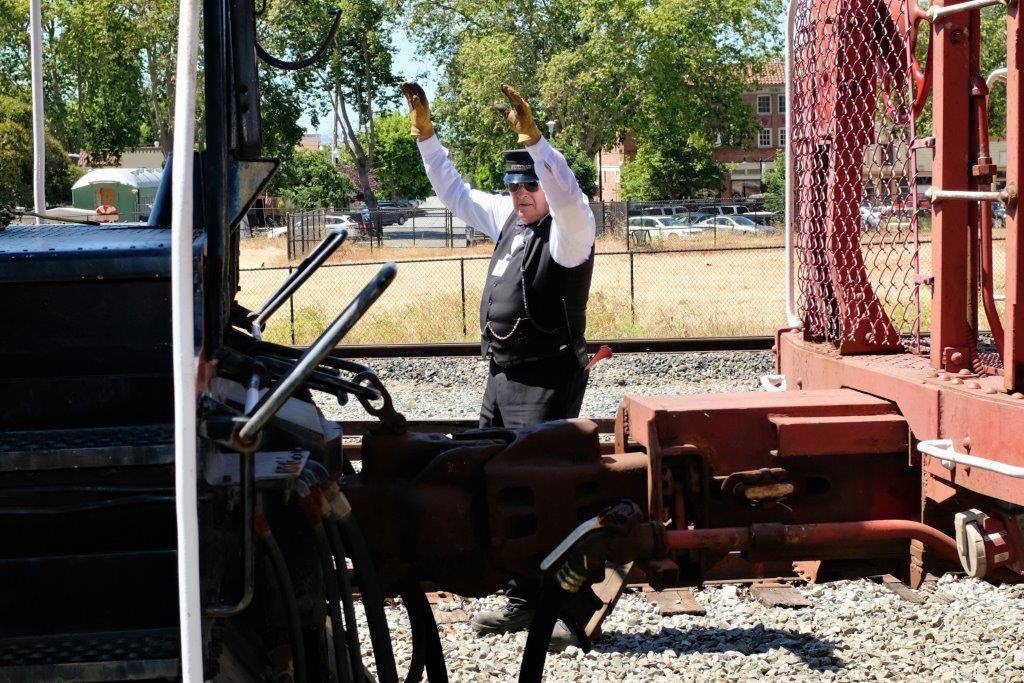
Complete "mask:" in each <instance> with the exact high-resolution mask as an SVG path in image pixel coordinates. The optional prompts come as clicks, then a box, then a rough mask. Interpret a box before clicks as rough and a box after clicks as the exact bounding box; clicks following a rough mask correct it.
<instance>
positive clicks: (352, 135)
mask: <svg viewBox="0 0 1024 683" xmlns="http://www.w3.org/2000/svg"><path fill="white" fill-rule="evenodd" d="M334 94H335V101H336V102H337V105H336V106H335V109H334V120H335V123H340V124H341V129H342V132H343V133H344V136H345V146H346V147H347V148H348V150H349V152H351V154H352V157H353V158H354V159H355V162H356V173H357V174H358V175H359V188H360V190H362V193H363V201H365V202H366V210H367V211H368V212H369V214H370V219H371V220H372V221H373V231H372V233H371V234H373V235H375V236H380V235H381V234H382V230H381V229H382V227H383V226H382V225H381V220H380V212H379V211H378V208H379V207H378V204H377V197H376V196H375V195H374V194H373V188H372V187H371V186H370V166H369V164H368V163H367V162H368V159H367V157H366V150H365V149H364V148H363V145H362V144H361V143H360V142H359V137H358V135H357V134H356V130H355V129H354V128H353V127H352V122H351V121H350V120H349V118H348V111H347V110H346V109H345V96H344V95H342V94H341V88H340V87H339V86H337V85H335V88H334ZM339 114H340V118H339Z"/></svg>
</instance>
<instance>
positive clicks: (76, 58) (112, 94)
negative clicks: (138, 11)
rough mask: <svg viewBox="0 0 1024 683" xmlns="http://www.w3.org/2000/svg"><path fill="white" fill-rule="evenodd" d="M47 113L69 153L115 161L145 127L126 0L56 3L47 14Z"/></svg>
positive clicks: (131, 19) (135, 142)
mask: <svg viewBox="0 0 1024 683" xmlns="http://www.w3.org/2000/svg"><path fill="white" fill-rule="evenodd" d="M43 24H44V32H45V34H46V45H45V47H44V55H45V58H44V66H45V77H46V90H47V92H46V95H47V102H46V111H47V115H48V117H49V118H50V119H51V121H52V122H53V124H54V128H55V133H56V134H57V135H58V137H59V138H60V139H61V140H62V142H64V144H65V145H66V146H67V147H68V148H70V149H74V150H77V149H84V150H85V151H86V152H88V154H89V156H90V157H91V158H92V160H93V163H100V164H102V163H108V162H113V161H116V160H117V158H118V157H120V155H121V153H122V152H123V151H124V150H126V149H130V148H133V147H136V146H138V145H139V143H140V142H141V133H142V128H143V125H144V124H146V122H147V118H148V117H147V111H146V106H145V102H147V98H146V94H145V92H144V90H143V87H142V59H141V57H140V52H139V43H138V33H137V31H138V29H137V27H136V24H135V17H134V16H133V14H132V12H131V11H130V7H129V6H128V4H127V3H126V2H125V1H124V0H89V1H88V2H80V1H76V0H53V1H52V2H51V3H49V4H48V5H47V6H46V7H45V8H44V19H43Z"/></svg>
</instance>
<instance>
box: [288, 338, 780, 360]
mask: <svg viewBox="0 0 1024 683" xmlns="http://www.w3.org/2000/svg"><path fill="white" fill-rule="evenodd" d="M774 343H775V339H774V337H770V336H764V337H761V336H757V337H686V338H680V339H595V340H591V341H588V342H587V351H588V352H589V353H596V352H597V350H598V349H600V348H601V347H602V346H608V347H609V348H610V349H611V350H612V353H692V352H703V351H770V350H771V349H772V346H773V344H774ZM293 348H302V347H293ZM479 355H480V344H479V343H478V342H440V343H434V344H374V345H368V344H352V345H349V344H343V345H341V346H338V347H337V348H336V349H335V350H334V351H332V352H331V354H330V357H332V358H335V359H348V358H434V357H443V356H479Z"/></svg>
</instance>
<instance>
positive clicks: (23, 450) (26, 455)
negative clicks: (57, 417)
mask: <svg viewBox="0 0 1024 683" xmlns="http://www.w3.org/2000/svg"><path fill="white" fill-rule="evenodd" d="M173 460H174V425H173V424H147V425H132V426H127V427H99V428H93V429H47V430H34V431H11V432H3V433H0V472H24V471H28V470H54V469H78V468H83V467H118V466H120V467H123V466H130V465H163V464H167V463H170V462H173Z"/></svg>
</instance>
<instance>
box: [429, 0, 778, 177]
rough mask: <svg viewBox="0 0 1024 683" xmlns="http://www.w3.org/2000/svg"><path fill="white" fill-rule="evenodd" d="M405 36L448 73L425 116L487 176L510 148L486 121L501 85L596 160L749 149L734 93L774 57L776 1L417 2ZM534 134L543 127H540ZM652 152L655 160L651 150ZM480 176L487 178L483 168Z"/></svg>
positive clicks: (745, 119) (564, 141)
mask: <svg viewBox="0 0 1024 683" xmlns="http://www.w3.org/2000/svg"><path fill="white" fill-rule="evenodd" d="M412 8H413V13H412V17H413V18H412V22H411V27H410V30H411V33H412V34H413V36H414V37H415V38H416V39H417V41H418V43H419V45H420V47H421V49H422V50H423V51H425V52H427V53H429V54H431V55H432V56H433V57H434V58H435V60H436V62H437V63H438V64H439V65H446V66H445V67H444V68H445V71H444V79H443V80H442V84H441V87H440V88H439V91H438V97H437V101H436V102H435V103H433V104H434V107H433V111H434V112H435V114H436V117H437V119H438V122H439V124H440V126H439V128H440V129H441V131H442V134H443V136H444V139H445V142H446V144H447V145H448V146H449V147H450V148H451V149H452V150H453V153H454V154H455V156H456V160H457V162H458V163H459V164H460V166H461V167H463V168H467V167H468V169H469V170H470V171H471V173H472V174H473V175H474V176H475V177H476V178H478V179H486V178H488V177H493V173H492V172H491V171H490V169H491V168H492V167H493V164H494V162H493V159H494V158H495V155H496V154H497V153H499V152H500V151H501V150H502V149H504V148H507V147H509V146H511V145H512V144H513V141H514V138H513V137H512V136H511V134H510V133H509V131H508V129H507V128H506V127H505V126H504V124H503V123H502V122H501V121H500V119H499V118H498V117H497V116H496V115H494V113H493V104H494V103H495V101H496V100H498V99H499V98H500V92H499V90H498V86H499V84H500V83H502V82H506V83H510V84H512V85H513V86H515V87H516V88H517V89H518V90H519V91H520V92H521V93H522V94H523V96H524V97H526V99H527V101H529V102H530V103H531V105H532V106H533V107H534V111H535V113H536V114H537V118H538V120H540V121H541V123H542V124H543V122H545V121H547V120H555V121H557V122H558V124H557V125H558V128H559V131H560V132H559V140H558V142H559V143H560V144H561V145H564V146H569V145H568V141H572V143H574V144H575V145H576V146H578V147H579V148H580V149H582V150H583V152H585V153H586V155H587V156H588V157H589V156H592V155H594V154H595V153H596V152H597V151H598V150H599V149H602V148H608V147H610V146H612V145H613V144H614V143H615V142H616V141H617V140H618V139H619V138H620V136H623V135H627V134H633V135H635V136H636V137H637V139H638V141H639V142H640V143H641V144H643V143H645V142H647V143H649V144H650V145H656V146H661V147H665V148H673V149H676V148H679V147H680V146H681V145H683V144H684V143H685V141H687V140H689V139H690V138H691V136H694V135H698V136H699V137H700V138H702V139H704V140H714V139H715V138H716V136H717V135H721V136H722V138H723V139H737V140H740V139H751V138H752V137H753V134H754V131H755V129H756V128H757V127H758V123H757V121H756V119H755V117H754V116H753V114H752V112H751V111H750V107H749V106H748V105H745V104H744V103H743V102H742V99H741V94H742V92H743V91H744V90H745V89H746V88H747V87H748V86H747V83H748V82H749V80H750V79H749V76H750V74H752V73H756V72H757V70H758V68H759V67H760V66H761V65H762V64H763V63H764V62H765V61H766V60H768V59H769V58H771V57H773V56H777V55H778V52H779V49H780V46H781V36H780V34H779V26H778V16H779V14H780V12H781V2H780V1H779V0H550V1H549V2H545V3H533V2H528V1H527V0H511V1H506V0H500V1H499V0H483V1H481V0H451V1H450V2H447V3H443V4H442V3H436V2H433V1H432V0H413V5H412ZM541 128H542V130H543V128H544V126H543V125H542V126H541ZM649 149H653V148H652V147H649ZM482 167H483V168H482Z"/></svg>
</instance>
